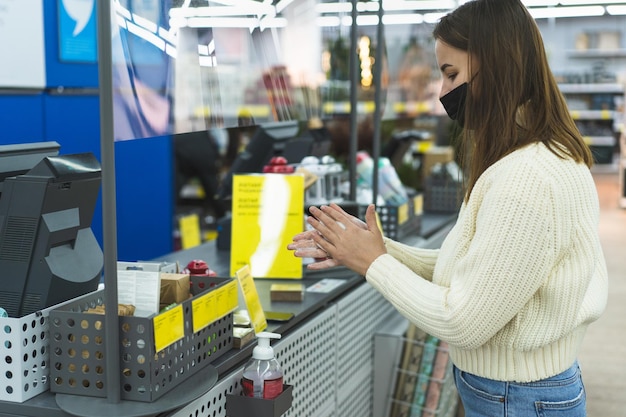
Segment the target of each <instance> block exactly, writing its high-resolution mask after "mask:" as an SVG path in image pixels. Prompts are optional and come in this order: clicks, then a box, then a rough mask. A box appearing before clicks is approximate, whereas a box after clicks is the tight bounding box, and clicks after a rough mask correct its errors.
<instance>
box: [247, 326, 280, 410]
mask: <svg viewBox="0 0 626 417" xmlns="http://www.w3.org/2000/svg"><path fill="white" fill-rule="evenodd" d="M256 337H257V339H258V344H257V346H255V347H254V350H253V351H252V358H251V359H250V360H249V361H248V363H247V364H246V365H245V366H244V368H243V378H242V379H241V385H242V387H243V395H245V396H247V397H257V398H265V399H271V398H276V397H278V395H279V394H280V393H281V392H283V371H282V369H281V368H280V364H279V363H278V361H277V360H276V358H275V357H274V349H273V348H272V347H271V346H270V339H280V335H279V334H276V333H269V332H261V333H259V334H257V335H256Z"/></svg>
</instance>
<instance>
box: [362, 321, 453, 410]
mask: <svg viewBox="0 0 626 417" xmlns="http://www.w3.org/2000/svg"><path fill="white" fill-rule="evenodd" d="M374 381H375V386H374V404H373V414H372V415H373V417H415V416H420V417H452V416H455V415H456V413H457V405H458V394H457V392H456V388H455V385H454V380H453V377H452V363H451V361H450V359H449V354H448V348H447V345H446V344H445V343H444V342H441V341H440V340H439V339H437V338H435V337H433V336H430V335H428V334H426V333H425V332H423V331H421V330H419V329H417V328H416V327H415V326H413V325H410V324H408V322H407V320H406V319H404V318H403V319H402V322H401V323H397V324H395V325H393V326H387V328H386V329H385V331H380V332H378V333H376V334H375V335H374Z"/></svg>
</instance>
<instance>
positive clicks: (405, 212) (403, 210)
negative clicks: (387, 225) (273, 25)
mask: <svg viewBox="0 0 626 417" xmlns="http://www.w3.org/2000/svg"><path fill="white" fill-rule="evenodd" d="M407 221H409V203H404V204H402V205H401V206H400V207H398V224H399V225H401V224H404V223H406V222H407Z"/></svg>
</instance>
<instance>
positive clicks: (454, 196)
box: [424, 177, 463, 213]
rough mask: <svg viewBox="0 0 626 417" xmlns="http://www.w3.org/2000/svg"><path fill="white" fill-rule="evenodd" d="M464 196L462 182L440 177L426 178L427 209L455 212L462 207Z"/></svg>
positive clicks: (425, 206) (425, 197) (425, 202)
mask: <svg viewBox="0 0 626 417" xmlns="http://www.w3.org/2000/svg"><path fill="white" fill-rule="evenodd" d="M462 198H463V184H462V183H460V182H456V181H452V180H447V179H440V178H432V177H428V178H426V183H425V186H424V210H425V211H429V212H440V213H454V212H455V211H457V210H458V209H459V208H460V207H461V200H462Z"/></svg>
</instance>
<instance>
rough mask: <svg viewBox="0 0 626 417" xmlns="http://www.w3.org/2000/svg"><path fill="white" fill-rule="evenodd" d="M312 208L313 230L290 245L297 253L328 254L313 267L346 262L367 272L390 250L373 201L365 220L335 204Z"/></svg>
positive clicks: (298, 237)
mask: <svg viewBox="0 0 626 417" xmlns="http://www.w3.org/2000/svg"><path fill="white" fill-rule="evenodd" d="M309 211H310V213H311V216H310V217H309V218H308V219H307V222H308V223H309V225H311V226H312V227H313V229H314V230H310V231H307V232H303V233H300V234H298V235H296V236H295V237H294V242H293V243H291V244H290V245H289V246H288V248H289V249H295V253H294V254H295V255H296V256H302V257H313V258H322V257H328V258H327V259H324V260H320V261H319V262H316V263H313V264H310V265H309V266H308V267H309V268H310V269H324V268H328V267H331V266H337V265H344V266H346V267H348V268H350V269H352V270H353V271H355V272H357V273H359V274H361V275H365V273H366V272H367V269H368V268H369V266H370V265H371V264H372V262H374V260H375V259H376V258H378V257H379V256H380V255H382V254H384V253H386V252H387V251H386V249H385V244H384V242H383V235H382V233H381V231H380V229H379V228H378V224H377V222H376V211H375V207H374V205H373V204H372V205H370V206H368V208H367V211H366V213H365V219H366V223H363V222H362V221H360V220H359V219H357V218H356V217H354V216H351V215H350V214H348V213H346V212H345V211H344V210H343V209H342V208H341V207H339V206H338V205H336V204H331V205H329V206H322V207H321V208H317V207H311V208H310V209H309Z"/></svg>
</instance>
